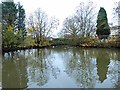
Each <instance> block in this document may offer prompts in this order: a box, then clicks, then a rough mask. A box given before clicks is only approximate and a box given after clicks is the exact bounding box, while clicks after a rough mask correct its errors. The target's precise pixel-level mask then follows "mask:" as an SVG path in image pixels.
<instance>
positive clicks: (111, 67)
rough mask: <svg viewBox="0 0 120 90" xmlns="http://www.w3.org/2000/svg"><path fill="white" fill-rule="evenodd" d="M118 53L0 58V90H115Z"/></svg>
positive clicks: (43, 52) (53, 51) (79, 51)
mask: <svg viewBox="0 0 120 90" xmlns="http://www.w3.org/2000/svg"><path fill="white" fill-rule="evenodd" d="M119 55H120V50H117V49H106V48H75V47H74V48H73V47H69V48H68V47H53V48H45V49H29V50H18V51H17V52H9V53H4V55H3V56H2V67H3V69H2V88H117V87H119V84H120V83H119V82H118V76H119V75H120V74H119V72H118V71H119V66H120V57H119Z"/></svg>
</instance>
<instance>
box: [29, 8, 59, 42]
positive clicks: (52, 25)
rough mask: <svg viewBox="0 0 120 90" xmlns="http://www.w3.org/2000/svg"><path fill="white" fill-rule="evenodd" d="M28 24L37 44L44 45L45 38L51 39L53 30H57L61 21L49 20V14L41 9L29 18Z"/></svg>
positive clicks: (53, 18)
mask: <svg viewBox="0 0 120 90" xmlns="http://www.w3.org/2000/svg"><path fill="white" fill-rule="evenodd" d="M27 22H28V30H30V31H31V32H32V34H33V36H34V38H35V42H36V43H37V44H42V43H43V42H44V40H45V38H48V37H50V36H51V35H52V30H53V29H56V28H57V26H58V24H59V23H58V22H59V21H58V20H57V19H56V18H55V17H52V18H51V19H50V20H49V19H48V17H47V14H46V13H45V12H44V11H42V10H41V9H40V8H39V9H37V10H36V11H35V13H34V14H31V15H30V16H29V18H28V19H27Z"/></svg>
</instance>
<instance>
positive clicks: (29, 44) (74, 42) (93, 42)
mask: <svg viewBox="0 0 120 90" xmlns="http://www.w3.org/2000/svg"><path fill="white" fill-rule="evenodd" d="M52 46H68V47H69V46H73V47H83V48H120V39H112V40H99V39H98V38H94V39H93V38H79V39H65V38H56V39H53V40H51V41H50V40H46V41H44V42H43V43H42V44H36V43H35V42H34V40H33V39H30V38H27V39H26V40H25V41H24V42H23V44H21V45H18V46H16V47H12V48H9V47H4V48H3V49H2V50H3V52H9V51H17V50H25V49H36V48H45V47H52Z"/></svg>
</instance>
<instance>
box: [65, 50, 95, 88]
mask: <svg viewBox="0 0 120 90" xmlns="http://www.w3.org/2000/svg"><path fill="white" fill-rule="evenodd" d="M67 55H68V56H69V58H66V60H65V63H66V72H67V74H68V75H69V76H70V77H72V78H74V79H75V81H76V83H77V84H78V86H79V87H81V88H93V87H94V85H95V76H94V75H95V74H94V73H95V72H94V67H95V63H93V62H94V60H92V57H91V56H90V55H89V51H88V50H82V49H81V50H77V49H73V51H71V52H70V53H69V54H67Z"/></svg>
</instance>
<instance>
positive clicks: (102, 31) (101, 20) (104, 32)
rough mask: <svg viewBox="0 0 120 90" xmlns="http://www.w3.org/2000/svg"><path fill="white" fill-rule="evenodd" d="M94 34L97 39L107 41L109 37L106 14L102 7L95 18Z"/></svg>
mask: <svg viewBox="0 0 120 90" xmlns="http://www.w3.org/2000/svg"><path fill="white" fill-rule="evenodd" d="M96 27H97V30H96V34H97V36H98V38H99V39H107V38H108V36H109V35H110V27H109V25H108V19H107V13H106V11H105V9H104V8H103V7H101V8H100V10H99V13H98V17H97V26H96Z"/></svg>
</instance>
